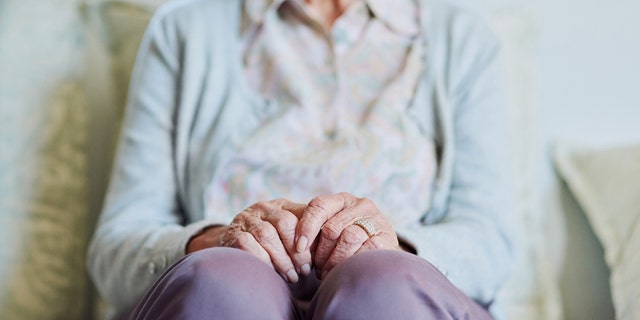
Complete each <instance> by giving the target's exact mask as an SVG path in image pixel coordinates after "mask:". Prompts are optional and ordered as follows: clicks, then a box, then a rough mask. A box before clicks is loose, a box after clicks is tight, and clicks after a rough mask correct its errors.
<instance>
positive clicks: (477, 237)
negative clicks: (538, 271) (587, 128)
mask: <svg viewBox="0 0 640 320" xmlns="http://www.w3.org/2000/svg"><path fill="white" fill-rule="evenodd" d="M241 3H242V2H241V1H237V0H178V1H173V2H170V3H168V4H166V5H165V6H163V7H161V9H159V10H158V12H157V13H156V15H155V16H154V18H153V19H152V21H151V23H150V25H149V27H148V30H147V32H146V35H145V37H144V39H143V41H142V44H141V47H140V52H139V54H138V58H137V60H136V67H135V69H134V74H133V78H132V84H131V87H130V90H129V100H128V107H127V112H126V117H125V122H124V125H123V133H122V136H121V141H120V145H119V150H118V154H117V158H116V164H115V168H114V171H113V175H112V178H111V184H110V188H109V191H108V194H107V198H106V199H105V206H104V209H103V212H102V215H101V218H100V220H99V222H98V226H97V230H96V232H95V235H94V237H93V241H92V243H91V246H90V250H89V259H88V268H89V272H90V274H91V276H92V277H93V280H94V281H95V283H96V285H97V287H98V289H99V291H100V292H101V294H102V295H103V296H104V297H105V298H106V300H107V301H108V302H109V303H110V304H112V305H113V306H114V307H115V308H116V310H118V311H119V312H123V311H124V310H126V309H128V308H130V307H131V306H132V304H134V303H135V302H136V300H137V299H138V298H139V297H140V296H141V295H142V293H143V292H144V291H145V290H146V289H147V288H149V287H150V286H151V284H152V283H153V281H154V280H155V279H156V278H157V277H158V276H159V275H160V274H161V273H162V272H163V271H164V270H165V269H166V268H167V267H168V266H169V265H171V264H172V263H173V262H175V261H176V260H178V259H179V258H180V257H182V256H183V255H184V249H185V245H186V243H187V241H188V239H189V238H190V237H191V236H192V235H194V234H195V233H197V232H198V231H200V230H201V229H202V228H203V227H205V226H207V225H210V224H216V223H228V221H211V220H206V221H204V220H203V212H204V210H203V206H204V204H203V192H204V189H205V188H206V186H207V185H208V183H209V182H210V181H209V179H211V177H212V176H213V172H214V170H216V169H217V168H216V164H217V163H218V161H219V160H218V159H221V158H224V157H225V156H226V155H228V154H229V152H231V151H232V149H233V146H234V145H238V144H242V142H243V139H244V137H245V135H246V134H248V133H249V132H250V131H251V130H252V129H253V128H255V127H256V126H258V125H259V124H260V122H261V121H263V120H264V119H265V118H268V117H270V116H272V115H273V113H274V112H275V111H274V110H273V108H272V106H271V105H270V104H269V103H268V101H266V100H264V99H263V98H261V97H259V96H257V95H256V94H255V93H254V92H253V91H252V90H251V89H250V88H249V87H248V85H247V83H246V82H245V81H244V78H243V77H244V75H243V72H242V68H243V67H242V62H241V57H240V54H239V48H238V43H239V41H238V33H239V32H238V30H239V17H240V12H241V11H240V4H241ZM420 8H421V16H420V17H421V24H422V34H423V36H424V37H425V46H426V50H425V52H426V54H425V57H424V59H425V65H426V69H425V72H424V75H423V77H422V80H421V84H420V85H419V88H418V90H417V92H416V95H415V99H414V101H413V103H412V105H411V106H410V108H409V111H408V112H410V113H411V116H412V117H415V119H416V120H417V122H418V123H419V124H420V126H421V128H422V129H423V130H424V131H425V132H426V133H427V135H428V136H432V137H434V139H435V142H436V145H437V152H438V154H437V156H438V161H439V163H438V165H439V169H438V174H437V177H436V181H435V191H434V193H433V195H432V208H431V209H430V211H429V212H426V213H425V215H424V218H423V220H422V221H421V222H420V221H415V222H414V223H413V224H412V225H411V226H408V227H406V228H398V229H397V230H396V231H397V233H398V235H399V236H400V237H401V238H403V239H405V240H406V241H408V242H410V243H411V244H413V245H414V246H415V247H416V249H417V252H418V255H420V256H421V257H424V258H425V259H426V260H428V261H430V262H431V263H432V264H434V265H436V266H437V267H438V268H439V269H440V270H441V271H443V273H445V274H446V275H447V277H448V278H449V279H450V280H451V281H452V282H453V283H454V284H455V285H456V286H457V287H458V288H460V289H461V290H462V291H463V292H465V293H466V294H467V295H469V296H470V297H471V298H473V299H475V300H476V301H478V302H479V303H481V304H484V305H489V304H491V303H492V301H493V299H494V297H495V295H496V292H497V290H498V289H499V287H500V286H501V284H502V283H503V282H504V280H505V278H506V276H507V274H508V270H509V269H510V266H511V264H512V260H513V256H514V251H515V249H514V245H513V244H514V241H513V233H514V225H513V222H514V218H513V211H512V209H511V201H510V200H511V197H510V194H511V192H510V188H509V181H510V179H509V176H508V173H509V172H510V170H509V166H508V162H507V152H506V151H507V150H506V146H507V139H506V138H507V137H506V130H505V124H506V119H505V109H504V101H503V95H502V92H501V91H502V90H501V89H502V83H501V82H500V80H501V75H502V71H501V65H500V61H499V45H498V42H497V40H496V38H495V37H494V35H493V34H492V32H491V31H490V30H489V28H488V27H487V26H486V25H485V23H484V22H482V21H481V20H479V19H478V18H476V17H474V16H472V15H470V14H468V13H465V12H464V11H461V10H460V9H458V8H456V7H454V6H451V5H449V4H446V3H444V2H441V1H439V0H421V1H420Z"/></svg>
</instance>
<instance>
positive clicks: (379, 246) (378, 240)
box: [355, 232, 400, 254]
mask: <svg viewBox="0 0 640 320" xmlns="http://www.w3.org/2000/svg"><path fill="white" fill-rule="evenodd" d="M371 250H400V248H399V244H398V237H397V236H396V234H395V233H393V234H390V233H387V232H381V233H379V234H378V235H376V236H374V237H371V238H369V240H367V241H365V242H364V243H363V244H362V246H361V247H360V249H358V251H356V253H355V254H358V253H361V252H365V251H371Z"/></svg>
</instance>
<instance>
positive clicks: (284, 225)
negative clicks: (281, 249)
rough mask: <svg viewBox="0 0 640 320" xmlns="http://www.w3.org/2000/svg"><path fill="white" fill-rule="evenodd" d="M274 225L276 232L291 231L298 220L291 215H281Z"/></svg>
mask: <svg viewBox="0 0 640 320" xmlns="http://www.w3.org/2000/svg"><path fill="white" fill-rule="evenodd" d="M275 224H276V228H277V229H278V230H281V231H283V230H293V229H295V228H296V225H297V224H298V218H296V217H295V216H293V215H283V216H281V217H280V218H279V219H278V220H277V221H276V222H275Z"/></svg>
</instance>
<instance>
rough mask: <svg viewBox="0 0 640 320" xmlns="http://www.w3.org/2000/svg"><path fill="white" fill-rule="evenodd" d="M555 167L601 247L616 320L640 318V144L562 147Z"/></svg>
mask: <svg viewBox="0 0 640 320" xmlns="http://www.w3.org/2000/svg"><path fill="white" fill-rule="evenodd" d="M555 163H556V167H557V168H558V171H559V173H560V175H561V176H562V178H563V179H564V181H566V183H567V185H568V186H569V189H570V190H571V192H572V194H573V195H574V197H575V198H576V200H577V201H578V203H579V204H580V206H581V207H582V209H583V210H584V212H585V214H586V215H587V218H588V220H589V222H590V223H591V226H592V228H593V230H594V232H595V234H596V236H597V237H598V239H599V240H600V242H601V243H602V246H603V247H604V252H605V261H606V263H607V266H608V267H609V269H610V272H611V278H610V279H609V281H610V285H611V294H612V296H613V304H614V309H615V314H616V319H621V320H631V319H639V318H640V183H639V182H640V145H637V146H630V147H619V148H614V149H606V150H592V149H589V148H580V147H575V146H573V147H572V146H567V145H564V146H560V147H558V148H557V150H556V152H555Z"/></svg>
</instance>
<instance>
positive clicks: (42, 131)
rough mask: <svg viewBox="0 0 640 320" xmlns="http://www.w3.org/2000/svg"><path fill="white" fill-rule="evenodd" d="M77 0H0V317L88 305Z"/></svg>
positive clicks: (50, 314) (65, 314) (55, 313)
mask: <svg viewBox="0 0 640 320" xmlns="http://www.w3.org/2000/svg"><path fill="white" fill-rule="evenodd" d="M79 2H80V1H79V0H58V1H40V0H6V1H0V69H1V71H0V319H25V320H28V319H83V318H85V317H86V312H87V310H88V308H90V303H89V300H88V299H86V297H87V293H88V292H90V282H89V280H88V278H87V277H86V276H85V275H86V272H85V267H84V266H85V261H84V260H85V256H86V255H85V251H86V246H87V241H88V236H89V232H90V230H89V229H90V221H91V219H90V218H89V215H88V212H87V201H86V180H87V179H86V178H87V171H86V154H85V151H86V125H87V123H86V118H87V103H86V99H85V95H84V91H83V88H82V86H81V80H80V79H81V77H82V72H83V71H82V70H83V67H84V61H83V54H84V31H83V30H84V29H83V25H82V17H81V16H80V12H79V10H78V3H79Z"/></svg>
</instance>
